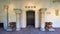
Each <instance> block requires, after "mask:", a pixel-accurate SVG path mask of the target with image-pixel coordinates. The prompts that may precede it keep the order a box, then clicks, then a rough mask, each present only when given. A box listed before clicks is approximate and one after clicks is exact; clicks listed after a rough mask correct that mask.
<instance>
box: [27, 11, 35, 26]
mask: <svg viewBox="0 0 60 34" xmlns="http://www.w3.org/2000/svg"><path fill="white" fill-rule="evenodd" d="M29 11H32V12H34V18H35V10H27V11H26V27H27V26H28V25H27V12H29ZM34 27H35V19H34Z"/></svg>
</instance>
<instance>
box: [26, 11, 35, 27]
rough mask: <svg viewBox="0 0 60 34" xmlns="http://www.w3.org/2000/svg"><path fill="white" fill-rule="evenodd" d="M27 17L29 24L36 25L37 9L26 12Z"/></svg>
mask: <svg viewBox="0 0 60 34" xmlns="http://www.w3.org/2000/svg"><path fill="white" fill-rule="evenodd" d="M26 19H27V26H29V25H30V26H34V27H35V11H34V10H28V11H27V12H26Z"/></svg>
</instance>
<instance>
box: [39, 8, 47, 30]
mask: <svg viewBox="0 0 60 34" xmlns="http://www.w3.org/2000/svg"><path fill="white" fill-rule="evenodd" d="M39 11H40V27H41V28H40V30H41V31H45V23H44V16H45V11H46V8H42V9H40V10H39Z"/></svg>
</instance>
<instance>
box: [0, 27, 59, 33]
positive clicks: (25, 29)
mask: <svg viewBox="0 0 60 34" xmlns="http://www.w3.org/2000/svg"><path fill="white" fill-rule="evenodd" d="M0 34H60V29H59V28H55V31H54V32H48V31H44V32H42V31H40V30H39V29H36V28H34V27H27V28H24V29H21V30H20V31H19V32H17V31H12V32H7V31H5V30H4V29H2V28H0Z"/></svg>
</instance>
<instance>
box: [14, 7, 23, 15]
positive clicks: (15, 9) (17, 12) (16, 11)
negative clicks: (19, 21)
mask: <svg viewBox="0 0 60 34" xmlns="http://www.w3.org/2000/svg"><path fill="white" fill-rule="evenodd" d="M14 11H15V13H16V14H21V13H22V9H18V8H14Z"/></svg>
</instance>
